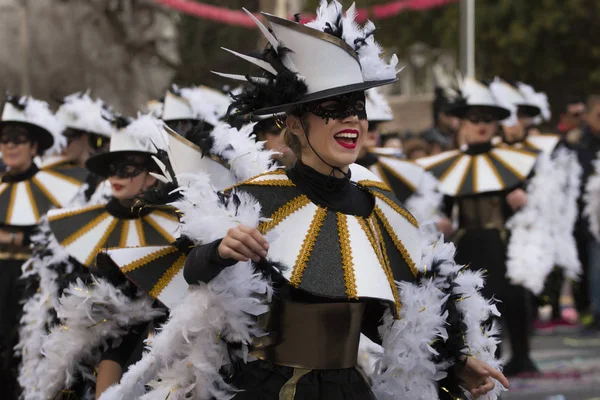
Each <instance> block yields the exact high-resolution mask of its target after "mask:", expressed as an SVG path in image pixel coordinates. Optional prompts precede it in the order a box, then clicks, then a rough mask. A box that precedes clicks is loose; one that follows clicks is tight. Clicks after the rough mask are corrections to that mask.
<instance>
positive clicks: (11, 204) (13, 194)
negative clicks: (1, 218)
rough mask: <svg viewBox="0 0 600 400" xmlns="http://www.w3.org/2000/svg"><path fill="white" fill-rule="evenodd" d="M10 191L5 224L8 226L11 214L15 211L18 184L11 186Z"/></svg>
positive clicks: (10, 221)
mask: <svg viewBox="0 0 600 400" xmlns="http://www.w3.org/2000/svg"><path fill="white" fill-rule="evenodd" d="M11 186H12V190H11V192H10V199H9V200H8V210H7V211H6V222H7V223H8V224H10V223H12V217H13V212H14V210H15V198H16V197H17V186H18V184H13V185H11Z"/></svg>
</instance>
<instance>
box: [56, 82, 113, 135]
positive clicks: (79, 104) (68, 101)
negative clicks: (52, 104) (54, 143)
mask: <svg viewBox="0 0 600 400" xmlns="http://www.w3.org/2000/svg"><path fill="white" fill-rule="evenodd" d="M105 109H107V107H106V105H105V103H104V102H103V101H102V100H100V99H96V100H94V99H92V98H91V97H90V95H89V91H86V92H79V93H74V94H71V95H69V96H67V97H65V98H64V100H63V104H62V105H61V106H60V107H59V108H58V110H57V111H56V116H57V117H58V119H60V120H61V121H62V123H63V124H65V125H66V126H67V128H72V129H77V130H81V131H85V132H89V133H93V134H96V135H100V136H104V137H106V138H109V139H110V137H111V135H112V134H113V132H114V128H113V126H112V125H111V124H110V122H109V121H107V120H106V119H105V118H103V117H102V114H103V111H104V110H105Z"/></svg>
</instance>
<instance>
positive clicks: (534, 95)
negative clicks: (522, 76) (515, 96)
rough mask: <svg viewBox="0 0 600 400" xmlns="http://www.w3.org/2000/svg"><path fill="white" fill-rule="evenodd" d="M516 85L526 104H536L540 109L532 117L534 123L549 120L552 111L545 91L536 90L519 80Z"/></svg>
mask: <svg viewBox="0 0 600 400" xmlns="http://www.w3.org/2000/svg"><path fill="white" fill-rule="evenodd" d="M517 87H518V88H519V92H521V95H523V97H524V98H525V100H526V101H527V103H528V104H532V105H534V106H537V107H538V108H539V109H540V114H539V115H537V116H536V117H534V122H535V123H536V124H541V123H542V121H550V119H551V118H552V112H551V110H550V102H549V101H548V96H547V95H546V93H543V92H536V91H535V89H534V88H533V87H532V86H530V85H527V84H525V83H523V82H519V83H518V84H517Z"/></svg>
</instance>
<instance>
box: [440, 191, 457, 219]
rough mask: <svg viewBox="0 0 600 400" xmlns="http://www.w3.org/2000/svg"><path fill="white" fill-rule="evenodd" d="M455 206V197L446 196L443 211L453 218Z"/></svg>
mask: <svg viewBox="0 0 600 400" xmlns="http://www.w3.org/2000/svg"><path fill="white" fill-rule="evenodd" d="M453 207H454V197H451V196H444V199H443V201H442V213H443V214H444V215H445V216H446V217H448V218H450V219H452V208H453Z"/></svg>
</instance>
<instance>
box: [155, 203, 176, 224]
mask: <svg viewBox="0 0 600 400" xmlns="http://www.w3.org/2000/svg"><path fill="white" fill-rule="evenodd" d="M148 215H157V216H159V217H162V218H165V219H168V220H171V221H174V222H179V217H178V215H177V211H176V210H175V209H174V208H172V207H169V208H162V209H157V210H152V212H151V213H150V214H148Z"/></svg>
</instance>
